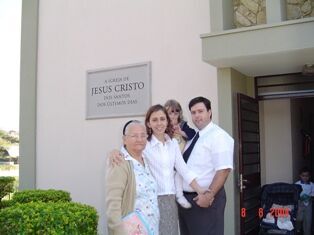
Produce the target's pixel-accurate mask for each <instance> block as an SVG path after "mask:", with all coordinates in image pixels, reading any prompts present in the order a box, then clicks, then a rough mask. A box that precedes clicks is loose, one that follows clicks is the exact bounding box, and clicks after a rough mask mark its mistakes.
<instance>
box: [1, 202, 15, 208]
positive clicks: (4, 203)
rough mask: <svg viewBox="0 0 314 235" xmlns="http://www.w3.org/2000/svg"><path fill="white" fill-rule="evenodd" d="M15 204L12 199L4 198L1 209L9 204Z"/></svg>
mask: <svg viewBox="0 0 314 235" xmlns="http://www.w3.org/2000/svg"><path fill="white" fill-rule="evenodd" d="M12 205H14V203H13V201H12V200H2V201H0V210H1V209H3V208H6V207H9V206H12Z"/></svg>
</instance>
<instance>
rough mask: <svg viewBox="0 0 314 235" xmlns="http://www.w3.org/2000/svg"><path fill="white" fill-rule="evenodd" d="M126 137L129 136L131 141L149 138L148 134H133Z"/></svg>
mask: <svg viewBox="0 0 314 235" xmlns="http://www.w3.org/2000/svg"><path fill="white" fill-rule="evenodd" d="M125 136H128V137H130V138H131V139H134V140H135V139H141V140H143V139H146V138H147V135H146V134H141V135H135V134H134V135H133V134H131V135H125Z"/></svg>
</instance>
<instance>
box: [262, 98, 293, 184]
mask: <svg viewBox="0 0 314 235" xmlns="http://www.w3.org/2000/svg"><path fill="white" fill-rule="evenodd" d="M260 115H261V116H263V119H262V120H260V122H261V131H262V133H261V155H262V156H261V159H262V161H261V163H262V165H261V167H262V168H263V169H264V171H262V178H261V179H262V185H263V184H269V183H274V182H287V183H292V182H293V160H292V159H293V158H292V137H291V104H290V100H289V99H281V100H266V101H261V102H260ZM263 146H267V148H264V147H263Z"/></svg>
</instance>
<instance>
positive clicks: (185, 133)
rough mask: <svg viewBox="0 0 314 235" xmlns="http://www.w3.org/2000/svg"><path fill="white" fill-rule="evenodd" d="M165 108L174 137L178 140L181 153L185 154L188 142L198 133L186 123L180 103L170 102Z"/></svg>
mask: <svg viewBox="0 0 314 235" xmlns="http://www.w3.org/2000/svg"><path fill="white" fill-rule="evenodd" d="M164 107H165V109H166V110H167V113H168V115H169V118H170V121H171V125H172V129H173V133H174V135H173V137H174V138H176V139H177V141H178V143H179V145H180V149H181V152H183V150H184V147H185V144H186V142H187V141H188V140H191V139H193V137H194V135H195V133H196V132H195V130H194V129H193V128H191V127H189V125H188V124H187V122H186V121H184V119H183V112H182V108H181V105H180V103H179V102H178V101H176V100H168V101H167V102H166V103H165V105H164Z"/></svg>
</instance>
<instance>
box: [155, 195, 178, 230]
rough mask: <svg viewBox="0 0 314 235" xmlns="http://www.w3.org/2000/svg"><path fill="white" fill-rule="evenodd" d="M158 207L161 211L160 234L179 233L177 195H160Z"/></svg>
mask: <svg viewBox="0 0 314 235" xmlns="http://www.w3.org/2000/svg"><path fill="white" fill-rule="evenodd" d="M158 207H159V213H160V221H159V234H160V235H178V234H179V228H178V207H177V203H176V197H175V195H174V194H171V195H159V196H158Z"/></svg>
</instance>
